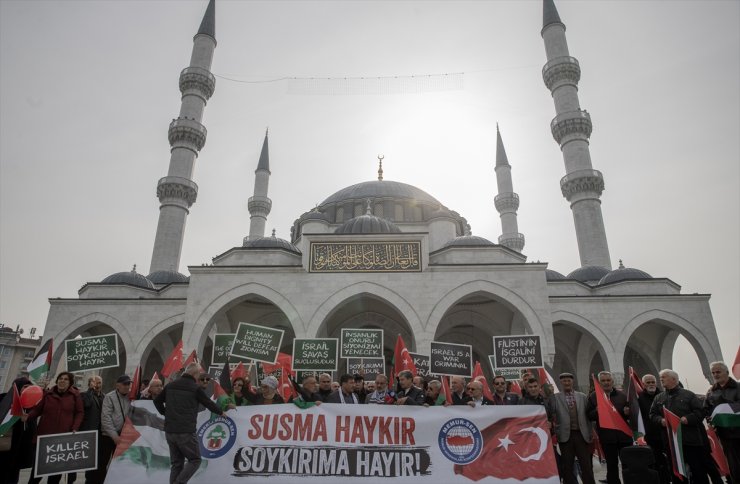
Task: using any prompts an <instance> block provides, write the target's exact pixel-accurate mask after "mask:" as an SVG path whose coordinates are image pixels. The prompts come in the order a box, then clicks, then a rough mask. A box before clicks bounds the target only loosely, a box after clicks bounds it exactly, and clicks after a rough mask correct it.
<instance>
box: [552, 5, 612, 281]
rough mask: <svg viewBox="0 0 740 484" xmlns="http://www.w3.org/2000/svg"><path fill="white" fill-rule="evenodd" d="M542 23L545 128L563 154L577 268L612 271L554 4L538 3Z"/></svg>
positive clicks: (597, 186)
mask: <svg viewBox="0 0 740 484" xmlns="http://www.w3.org/2000/svg"><path fill="white" fill-rule="evenodd" d="M542 23H543V26H542V39H543V40H544V42H545V52H546V54H547V63H546V64H545V66H544V67H543V68H542V78H543V80H544V81H545V85H546V86H547V88H548V89H549V90H550V92H551V93H552V98H553V101H554V102H555V112H556V114H557V116H555V118H554V119H553V120H552V122H551V123H550V130H551V131H552V136H553V138H555V141H556V142H557V143H558V144H559V145H560V150H561V151H562V152H563V160H564V161H565V172H566V175H565V176H564V177H563V178H562V179H561V180H560V189H561V191H562V193H563V196H564V197H565V198H566V199H567V200H568V201H569V202H570V208H571V211H572V212H573V221H574V223H575V229H576V238H577V239H578V252H579V253H580V256H581V266H590V265H595V266H601V267H605V268H607V269H611V267H612V264H611V259H610V257H609V246H608V244H607V240H606V230H605V229H604V218H603V216H602V214H601V192H602V191H603V190H604V177H603V176H602V174H601V172H600V171H598V170H594V169H593V166H592V165H591V154H590V152H589V149H588V144H589V142H588V140H589V138H590V136H591V129H592V125H591V116H589V114H588V112H587V111H586V110H583V109H581V106H580V103H579V101H578V81H579V80H580V78H581V68H580V65H579V64H578V60H577V59H576V58H575V57H571V56H570V54H569V52H568V42H567V41H566V39H565V25H564V24H563V23H562V22H561V20H560V15H558V11H557V9H556V8H555V3H554V2H553V0H543V22H542Z"/></svg>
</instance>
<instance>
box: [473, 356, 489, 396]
mask: <svg viewBox="0 0 740 484" xmlns="http://www.w3.org/2000/svg"><path fill="white" fill-rule="evenodd" d="M473 380H474V381H479V382H481V383H482V384H483V396H484V397H486V398H487V399H489V400H493V393H491V387H489V386H488V380H486V377H485V375H483V368H481V366H480V361H476V362H475V368H473Z"/></svg>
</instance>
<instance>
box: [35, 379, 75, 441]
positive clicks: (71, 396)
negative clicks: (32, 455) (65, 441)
mask: <svg viewBox="0 0 740 484" xmlns="http://www.w3.org/2000/svg"><path fill="white" fill-rule="evenodd" d="M84 413H85V411H84V408H83V406H82V397H81V396H80V391H79V390H78V389H77V388H75V387H69V389H68V390H67V391H66V392H64V393H59V392H58V391H57V386H56V385H54V386H53V387H52V388H51V390H46V391H45V392H44V396H43V397H42V398H41V401H40V402H39V403H38V404H37V405H36V406H35V407H33V410H31V412H30V413H29V414H28V419H29V420H33V419H35V418H37V417H41V420H39V423H38V428H37V429H36V436H34V439H33V441H34V443H36V437H37V436H39V435H49V434H62V433H65V432H76V431H77V430H79V429H80V425H81V424H82V418H83V417H84Z"/></svg>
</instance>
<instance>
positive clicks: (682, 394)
mask: <svg viewBox="0 0 740 484" xmlns="http://www.w3.org/2000/svg"><path fill="white" fill-rule="evenodd" d="M660 384H661V386H662V387H663V388H664V389H665V390H664V391H663V392H661V393H660V394H658V396H656V397H655V400H653V405H652V406H651V407H650V420H651V421H653V422H654V423H655V424H657V425H660V426H661V427H662V428H663V429H664V430H665V437H664V438H665V440H664V442H665V443H666V448H669V449H670V450H671V459H670V465H671V469H672V470H673V475H674V477H673V482H674V483H679V482H683V481H684V479H683V478H684V477H686V476H687V474H688V473H687V471H686V470H685V469H686V465H688V466H689V469H690V470H691V482H692V484H708V483H709V478H708V476H707V469H706V466H705V459H704V452H705V450H704V446H708V445H709V443H708V442H706V441H704V439H703V437H702V432H701V430H700V428H699V427H700V426H703V425H704V424H703V422H702V421H703V418H704V412H703V409H702V404H701V402H700V401H699V399H698V398H697V397H696V395H695V394H694V392H692V391H689V390H686V389H685V388H683V387H681V385H680V384H679V382H678V373H676V372H675V371H673V370H671V369H665V370H661V372H660ZM673 417H675V419H676V422H675V427H674V425H673V422H671V421H668V419H669V418H673ZM673 443H675V444H676V445H673Z"/></svg>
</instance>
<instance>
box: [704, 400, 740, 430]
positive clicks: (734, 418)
mask: <svg viewBox="0 0 740 484" xmlns="http://www.w3.org/2000/svg"><path fill="white" fill-rule="evenodd" d="M711 419H712V425H713V426H715V427H740V402H732V403H723V404H721V405H717V406H716V407H715V409H714V411H713V412H712V416H711Z"/></svg>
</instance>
